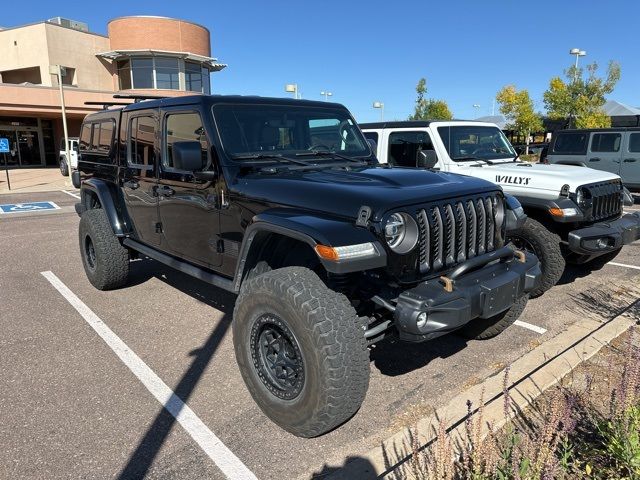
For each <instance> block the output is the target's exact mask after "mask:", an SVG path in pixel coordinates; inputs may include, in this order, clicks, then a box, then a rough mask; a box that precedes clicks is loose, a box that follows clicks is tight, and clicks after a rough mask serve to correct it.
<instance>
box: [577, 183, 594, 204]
mask: <svg viewBox="0 0 640 480" xmlns="http://www.w3.org/2000/svg"><path fill="white" fill-rule="evenodd" d="M590 197H591V196H590V195H589V192H588V191H587V189H585V188H584V187H580V188H578V190H577V191H576V203H577V204H578V206H580V207H583V208H586V207H589V203H590V200H591V198H590Z"/></svg>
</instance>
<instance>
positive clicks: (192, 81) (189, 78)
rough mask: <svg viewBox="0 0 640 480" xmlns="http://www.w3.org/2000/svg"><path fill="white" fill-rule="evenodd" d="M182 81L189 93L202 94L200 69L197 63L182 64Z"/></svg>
mask: <svg viewBox="0 0 640 480" xmlns="http://www.w3.org/2000/svg"><path fill="white" fill-rule="evenodd" d="M184 80H185V83H186V85H185V86H186V89H187V90H188V91H190V92H202V68H201V67H200V64H199V63H193V62H185V63H184Z"/></svg>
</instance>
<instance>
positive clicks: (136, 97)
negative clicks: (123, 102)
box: [113, 93, 169, 103]
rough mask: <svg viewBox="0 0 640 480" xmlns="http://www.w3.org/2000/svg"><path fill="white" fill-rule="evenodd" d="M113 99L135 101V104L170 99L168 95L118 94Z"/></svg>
mask: <svg viewBox="0 0 640 480" xmlns="http://www.w3.org/2000/svg"><path fill="white" fill-rule="evenodd" d="M113 98H126V99H129V100H133V101H134V102H135V103H138V102H141V101H142V100H157V99H159V98H169V97H167V96H166V95H141V94H137V93H116V94H114V95H113Z"/></svg>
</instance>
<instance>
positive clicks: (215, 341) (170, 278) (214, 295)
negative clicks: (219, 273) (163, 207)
mask: <svg viewBox="0 0 640 480" xmlns="http://www.w3.org/2000/svg"><path fill="white" fill-rule="evenodd" d="M152 277H156V278H159V279H161V280H162V281H163V282H165V283H167V284H168V285H170V286H172V287H174V288H176V289H178V290H180V291H181V292H183V293H186V294H187V295H190V296H191V297H193V298H195V299H196V300H198V301H200V302H203V303H206V304H207V305H210V306H212V307H214V308H216V309H218V310H221V311H222V312H223V313H224V316H223V317H222V318H221V319H220V320H219V321H218V323H217V325H216V327H215V328H214V329H213V331H212V332H211V335H209V338H208V339H207V341H206V342H205V343H204V344H203V345H202V346H200V347H199V348H196V349H195V350H192V351H191V352H189V355H190V356H191V357H193V360H192V362H191V365H189V368H188V369H187V371H186V372H185V374H184V375H183V376H182V378H181V379H180V381H179V382H178V383H177V385H175V386H173V388H172V389H173V391H174V393H175V395H176V396H177V397H178V398H180V400H182V401H183V402H184V403H185V404H186V403H187V402H188V400H189V397H190V396H191V394H192V393H193V391H194V389H195V387H196V385H197V384H198V382H199V381H200V378H201V377H202V374H203V373H204V371H205V370H206V368H207V365H208V364H209V362H210V361H211V358H212V357H213V355H214V353H215V351H216V350H217V349H218V347H219V346H220V344H221V342H222V340H223V339H224V337H225V335H226V333H227V331H228V330H229V327H230V326H231V318H232V314H233V305H234V302H235V295H233V294H231V293H229V292H227V291H224V290H222V289H219V288H217V287H214V286H213V285H209V284H206V283H204V282H201V281H200V280H197V279H195V278H192V277H190V276H188V275H185V274H183V273H181V272H178V271H176V270H173V269H171V268H170V267H166V266H164V265H162V264H160V263H159V262H154V261H152V260H147V259H144V260H140V261H137V262H134V263H133V264H132V268H131V280H132V282H131V284H130V285H135V284H139V283H144V282H145V281H147V280H149V279H150V278H152ZM169 387H171V385H170V386H169ZM175 423H176V419H175V418H174V417H173V416H172V415H171V414H170V413H169V412H168V411H167V410H166V409H165V408H164V407H163V408H162V409H161V410H160V411H159V412H158V414H157V416H156V418H155V419H154V420H153V422H152V424H151V426H150V427H149V429H148V430H147V432H146V434H145V435H144V437H143V438H142V440H141V441H140V443H139V444H138V446H137V447H136V449H135V451H134V452H133V453H132V454H131V456H130V457H129V460H128V462H127V464H126V465H125V467H124V468H123V469H122V471H121V472H120V475H119V476H118V478H119V479H121V480H124V479H127V480H129V479H134V478H135V479H139V478H144V477H145V475H146V474H147V472H148V471H149V469H150V468H151V466H152V465H153V462H154V460H155V458H156V457H157V455H158V452H159V451H160V449H161V448H162V445H163V444H164V442H165V440H166V439H167V437H168V436H169V434H170V433H171V429H172V428H173V426H174V424H175Z"/></svg>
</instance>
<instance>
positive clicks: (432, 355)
mask: <svg viewBox="0 0 640 480" xmlns="http://www.w3.org/2000/svg"><path fill="white" fill-rule="evenodd" d="M466 346H467V341H466V340H465V339H463V338H461V337H458V336H457V335H455V334H450V335H445V336H443V337H440V338H438V340H437V341H435V342H424V343H407V342H401V341H400V340H398V339H397V338H393V337H392V338H389V339H386V340H384V341H382V342H380V343H379V344H377V345H376V346H375V347H374V348H372V349H371V355H370V357H371V361H372V362H373V363H374V365H375V366H376V368H377V369H378V370H379V371H380V373H382V374H383V375H387V376H390V377H395V376H398V375H404V374H406V373H409V372H412V371H413V370H416V369H419V368H422V367H424V366H426V365H427V364H428V363H429V362H431V361H432V360H434V359H436V358H447V357H450V356H451V355H455V354H456V353H458V352H459V351H461V350H463V349H464V348H465V347H466Z"/></svg>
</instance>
